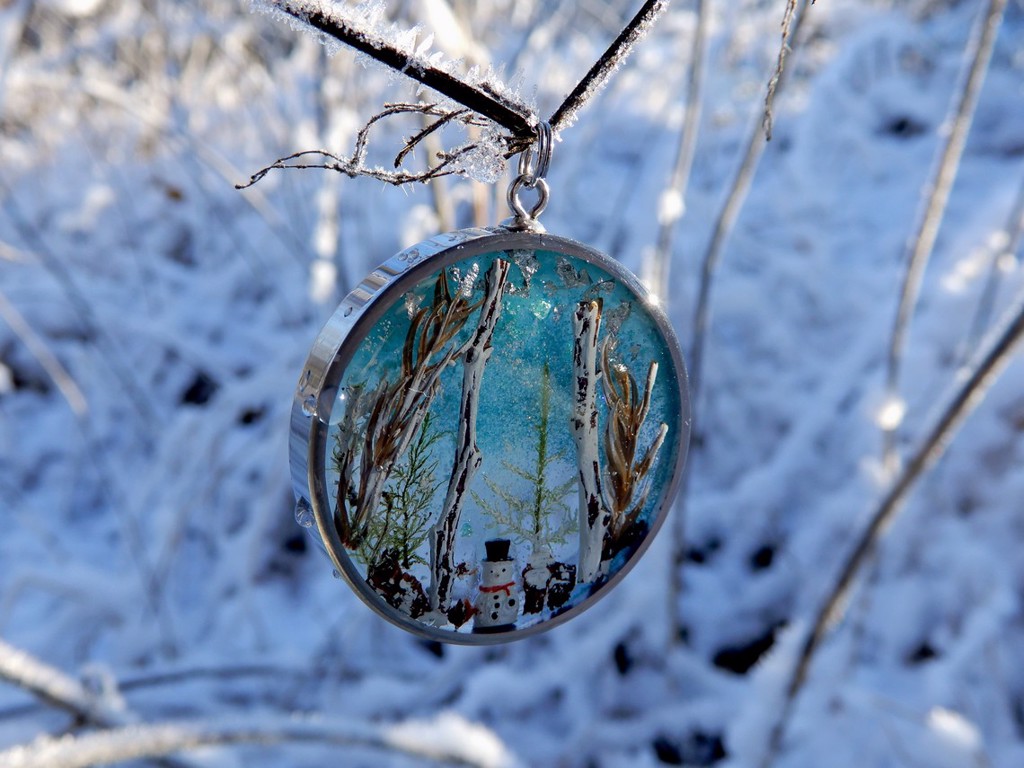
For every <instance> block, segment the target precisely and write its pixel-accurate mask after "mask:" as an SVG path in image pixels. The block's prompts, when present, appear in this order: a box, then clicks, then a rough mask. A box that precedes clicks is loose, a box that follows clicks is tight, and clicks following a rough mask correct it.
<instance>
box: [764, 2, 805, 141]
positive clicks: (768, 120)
mask: <svg viewBox="0 0 1024 768" xmlns="http://www.w3.org/2000/svg"><path fill="white" fill-rule="evenodd" d="M813 4H814V0H811V5H813ZM796 6H797V0H786V11H785V13H783V14H782V44H781V45H780V46H779V58H778V61H776V63H775V71H774V72H773V73H772V77H771V79H770V80H769V81H768V92H767V93H766V94H765V97H764V119H763V120H762V123H761V124H762V126H763V127H764V137H765V140H766V141H771V140H772V120H773V115H772V107H773V106H774V104H775V92H776V91H777V90H778V88H779V81H780V80H781V79H782V72H783V70H785V68H786V56H787V55H788V54H789V51H790V47H789V41H790V40H791V39H792V37H793V32H794V31H795V30H794V29H793V17H794V16H795V15H796Z"/></svg>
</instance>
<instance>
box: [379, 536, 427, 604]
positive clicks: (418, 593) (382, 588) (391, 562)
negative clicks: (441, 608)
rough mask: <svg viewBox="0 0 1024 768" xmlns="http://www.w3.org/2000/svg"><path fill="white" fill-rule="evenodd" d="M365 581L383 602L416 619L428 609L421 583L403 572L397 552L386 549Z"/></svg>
mask: <svg viewBox="0 0 1024 768" xmlns="http://www.w3.org/2000/svg"><path fill="white" fill-rule="evenodd" d="M366 583H367V584H369V585H370V586H371V587H373V591H374V592H376V593H377V594H378V595H380V596H381V597H383V598H384V602H386V603H387V604H388V605H390V606H391V607H392V608H397V609H398V610H400V611H401V612H402V613H405V614H407V615H409V616H411V617H412V618H414V619H418V618H419V617H420V616H422V615H423V614H425V613H426V612H427V611H428V610H429V609H430V602H429V601H428V600H427V595H426V593H425V592H424V591H423V585H422V584H420V582H419V580H417V579H416V577H415V576H412V575H411V574H408V573H404V572H403V571H402V566H401V565H400V564H399V561H398V552H397V551H395V550H394V549H386V550H384V552H383V553H381V556H380V558H379V559H378V560H377V562H376V563H374V564H373V565H372V566H371V567H370V569H369V572H368V573H367V576H366Z"/></svg>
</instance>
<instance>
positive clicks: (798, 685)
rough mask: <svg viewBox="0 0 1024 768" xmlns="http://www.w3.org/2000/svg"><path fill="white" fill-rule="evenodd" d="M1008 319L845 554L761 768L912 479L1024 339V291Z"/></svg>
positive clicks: (793, 677)
mask: <svg viewBox="0 0 1024 768" xmlns="http://www.w3.org/2000/svg"><path fill="white" fill-rule="evenodd" d="M1007 317H1008V319H1007V321H1006V322H1005V323H1004V324H1003V325H1002V327H1001V328H998V329H996V330H995V331H993V333H992V334H991V336H990V337H989V338H990V340H989V342H988V343H987V344H986V345H985V348H984V349H983V350H982V353H981V354H980V355H979V356H978V358H977V362H976V363H975V364H974V366H973V367H972V368H971V369H970V373H969V375H968V376H967V377H966V378H965V379H964V381H963V383H962V384H960V385H959V386H958V387H957V388H956V389H955V391H954V392H953V394H952V396H951V397H950V398H949V400H948V401H947V403H946V405H945V406H944V407H943V409H942V411H941V413H940V415H939V417H938V419H937V420H936V421H935V423H934V424H933V425H932V427H931V429H930V430H929V431H928V433H927V435H926V436H925V438H924V439H923V440H922V441H921V443H920V444H919V445H918V447H917V449H916V450H915V451H914V453H913V455H912V456H911V457H910V460H909V461H908V462H907V464H906V466H905V467H903V468H902V470H901V471H900V474H899V476H898V477H897V478H896V479H895V481H894V482H893V484H892V486H891V487H890V488H889V491H888V492H887V493H886V494H885V496H884V497H883V498H882V500H881V501H880V502H879V504H878V506H877V507H876V508H875V511H874V512H873V513H872V515H871V517H870V522H869V523H868V526H867V528H865V529H864V531H863V533H861V535H860V537H859V538H858V539H857V542H856V544H855V545H854V547H853V549H852V550H851V551H850V554H849V555H848V556H847V557H846V560H845V561H844V563H843V567H842V569H841V570H840V572H839V576H838V578H837V579H836V581H835V583H834V584H833V585H832V588H831V589H830V590H829V592H828V595H827V596H826V597H825V600H824V601H823V602H822V604H821V607H820V608H819V609H818V611H817V612H816V614H815V616H814V620H813V623H812V625H811V629H810V631H809V633H808V635H807V638H806V639H805V641H804V644H803V647H802V648H801V650H800V655H799V657H798V659H797V662H796V665H795V666H794V668H793V671H792V673H791V674H790V677H789V682H788V684H787V688H786V692H785V699H784V702H783V706H782V709H781V710H780V713H779V717H778V720H777V721H776V722H775V725H774V726H773V728H772V731H771V735H770V737H769V743H768V748H767V750H766V753H765V757H764V759H763V760H762V761H761V763H760V766H761V768H768V767H769V766H770V765H771V764H772V763H773V762H774V759H775V756H776V755H777V753H778V751H779V748H780V746H781V743H782V737H783V735H784V733H785V728H786V724H787V722H788V719H789V715H790V713H791V711H792V708H793V704H794V702H795V700H796V697H797V695H798V694H799V693H800V690H801V689H802V688H803V685H804V683H805V682H806V680H807V673H808V670H809V669H810V665H811V661H812V659H813V658H814V654H815V653H816V652H817V650H818V648H819V647H820V646H821V643H822V641H823V640H824V638H825V635H826V634H827V633H828V631H829V630H830V629H831V628H832V627H834V626H835V625H836V624H837V623H838V622H839V620H840V619H841V618H842V616H843V613H844V609H845V607H846V605H847V603H848V597H849V593H850V590H851V589H852V587H853V582H854V578H855V577H856V575H857V573H858V572H859V571H860V569H861V568H862V567H863V565H864V564H865V563H866V562H867V560H868V558H869V557H870V556H871V554H872V552H874V549H875V547H876V545H877V544H878V541H879V540H880V539H881V538H882V536H883V535H884V534H885V531H886V530H888V528H889V526H890V525H891V524H892V522H893V520H894V519H895V518H896V516H897V515H898V514H899V512H900V510H901V509H902V508H903V503H904V501H905V500H906V496H907V494H908V492H909V491H910V489H911V488H912V487H913V485H914V483H915V482H917V480H918V479H920V477H921V476H922V475H923V474H924V473H925V472H926V471H927V470H928V469H929V468H930V467H931V466H932V465H934V464H935V462H936V461H938V460H939V458H940V457H941V456H942V455H943V453H945V450H946V447H947V446H948V445H949V444H950V442H951V440H952V437H953V435H954V434H955V432H956V431H957V429H959V427H960V425H961V424H962V423H963V422H964V420H965V419H966V418H967V416H968V415H969V414H970V413H971V411H973V410H974V408H975V407H976V406H977V405H978V404H979V403H980V402H981V401H982V400H983V399H984V397H985V393H986V392H987V390H988V388H989V387H990V386H991V385H992V383H993V382H994V381H995V380H996V378H998V376H999V374H1000V372H1001V371H1002V369H1003V368H1004V367H1005V365H1006V364H1007V363H1008V362H1009V360H1010V358H1011V357H1012V355H1013V353H1014V351H1015V350H1016V348H1017V346H1018V345H1019V344H1020V343H1021V341H1022V340H1024V291H1022V292H1021V293H1020V294H1019V295H1018V297H1017V301H1016V302H1015V305H1014V307H1013V308H1012V309H1011V310H1010V311H1009V312H1008V313H1007Z"/></svg>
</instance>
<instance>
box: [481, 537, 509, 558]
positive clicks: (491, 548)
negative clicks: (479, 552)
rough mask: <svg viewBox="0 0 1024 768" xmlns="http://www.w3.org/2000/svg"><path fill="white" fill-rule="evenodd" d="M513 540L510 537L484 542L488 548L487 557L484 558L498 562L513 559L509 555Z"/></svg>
mask: <svg viewBox="0 0 1024 768" xmlns="http://www.w3.org/2000/svg"><path fill="white" fill-rule="evenodd" d="M511 544H512V542H510V541H509V540H508V539H490V540H489V541H485V542H484V547H486V548H487V557H485V558H484V560H486V561H487V562H489V563H498V562H502V561H503V560H511V559H512V558H510V557H509V556H508V549H509V547H510V546H511Z"/></svg>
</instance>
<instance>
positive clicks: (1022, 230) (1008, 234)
mask: <svg viewBox="0 0 1024 768" xmlns="http://www.w3.org/2000/svg"><path fill="white" fill-rule="evenodd" d="M999 236H1000V238H1005V239H1002V240H1001V242H999V243H998V245H997V247H996V248H995V249H994V250H995V252H994V253H993V254H992V262H991V263H990V264H989V268H988V276H987V277H986V278H985V285H984V287H982V289H981V295H980V296H979V297H978V306H977V309H976V310H975V312H974V318H973V319H972V320H971V328H970V330H969V331H968V332H967V338H966V339H965V340H964V357H965V358H966V357H968V356H969V355H970V354H971V350H973V349H974V348H975V346H976V345H977V343H978V339H980V338H981V337H982V335H983V334H984V333H985V329H986V328H988V324H989V321H990V319H991V317H992V308H993V306H994V305H995V301H996V293H997V292H998V290H999V279H1000V276H1001V275H1002V274H1003V272H1004V271H1005V264H1004V259H1007V258H1009V259H1013V258H1014V256H1016V254H1017V251H1018V250H1020V246H1021V244H1022V243H1024V181H1022V182H1021V185H1020V188H1019V189H1018V190H1017V199H1016V200H1015V201H1014V203H1013V208H1012V210H1011V211H1010V215H1009V217H1008V218H1007V221H1006V224H1005V225H1004V226H1003V230H1002V232H1000V233H999Z"/></svg>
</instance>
